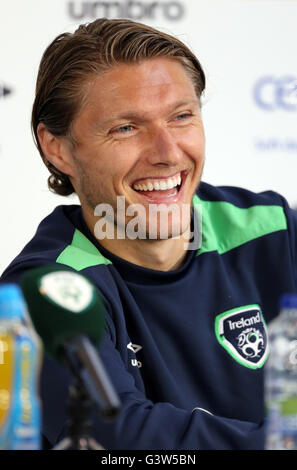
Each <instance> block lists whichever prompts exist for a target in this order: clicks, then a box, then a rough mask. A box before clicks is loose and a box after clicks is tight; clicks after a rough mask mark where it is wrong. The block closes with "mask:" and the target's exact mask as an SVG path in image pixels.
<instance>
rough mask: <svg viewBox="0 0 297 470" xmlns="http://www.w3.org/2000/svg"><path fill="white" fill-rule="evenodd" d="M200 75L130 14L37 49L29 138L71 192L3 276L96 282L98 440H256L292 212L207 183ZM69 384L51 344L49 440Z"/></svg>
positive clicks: (165, 443)
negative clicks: (100, 389)
mask: <svg viewBox="0 0 297 470" xmlns="http://www.w3.org/2000/svg"><path fill="white" fill-rule="evenodd" d="M204 87H205V76H204V73H203V70H202V68H201V65H200V63H199V61H198V59H197V58H196V57H195V55H194V54H193V53H192V52H191V51H190V50H189V48H188V47H186V46H185V45H184V44H183V43H182V42H180V41H179V40H177V39H176V38H174V37H172V36H169V35H167V34H164V33H162V32H160V31H157V30H155V29H153V28H151V27H149V26H146V25H143V24H139V23H136V22H132V21H129V20H107V19H99V20H96V21H94V22H93V23H90V24H87V25H81V26H80V27H79V28H78V29H77V30H76V31H75V32H74V33H72V34H70V33H65V34H62V35H60V36H58V37H57V38H56V39H55V40H54V41H53V42H52V44H50V46H49V47H48V48H47V50H46V51H45V53H44V55H43V58H42V60H41V64H40V68H39V73H38V78H37V86H36V97H35V102H34V106H33V112H32V129H33V132H34V135H35V139H36V144H37V147H38V149H39V152H40V154H41V156H42V158H43V161H44V163H45V164H46V166H47V167H48V169H49V171H50V177H49V180H48V184H49V188H50V189H51V190H52V191H54V192H56V193H57V194H60V195H64V196H67V195H69V194H72V193H73V192H76V194H77V195H78V197H79V199H80V203H81V204H80V205H61V206H58V207H57V208H56V209H55V210H54V211H53V213H52V214H50V215H49V216H48V217H46V218H45V219H44V220H43V221H42V222H41V224H40V225H39V227H38V229H37V232H36V234H35V236H34V238H33V239H32V240H31V242H29V244H28V245H27V246H26V247H25V248H24V250H23V251H22V252H21V253H20V254H19V255H18V256H17V257H16V259H15V260H14V261H13V262H12V263H11V264H10V266H9V267H8V268H7V269H6V270H5V272H4V273H3V275H2V279H1V281H2V282H16V283H18V282H19V281H20V279H21V277H22V275H23V274H24V272H26V271H27V270H29V269H32V268H35V267H39V266H47V265H53V264H57V266H58V265H59V266H61V265H62V266H67V267H71V268H72V269H74V270H76V271H79V272H81V273H82V274H84V275H85V276H86V277H88V278H89V279H90V280H91V281H92V282H93V283H94V284H95V285H96V286H97V287H98V289H99V291H100V294H101V296H102V298H103V300H104V305H105V309H106V312H105V313H106V331H105V336H104V340H103V342H102V344H101V347H100V354H101V357H102V360H103V362H104V364H105V367H106V369H107V371H108V373H109V376H110V378H111V380H112V382H113V384H114V386H115V388H116V390H117V392H118V394H119V397H120V399H121V402H122V412H121V414H120V416H119V417H118V418H117V419H116V420H115V421H114V422H113V423H106V422H104V421H101V420H100V419H99V417H97V416H94V437H95V438H96V439H97V441H99V442H100V443H101V444H102V445H103V446H104V447H105V448H106V449H262V448H263V447H264V431H265V420H264V403H263V376H264V364H265V361H266V359H267V357H268V338H267V330H266V324H267V323H268V322H269V321H271V320H272V319H273V318H274V317H276V315H277V314H278V302H279V297H280V296H281V294H283V293H285V292H296V279H297V272H296V248H297V245H296V230H297V218H296V213H295V212H294V211H292V210H291V209H290V208H289V207H288V205H287V203H286V201H285V200H284V199H283V198H282V197H281V196H279V195H278V194H276V193H274V192H265V193H261V194H255V193H252V192H250V191H248V190H244V189H241V188H234V187H219V188H218V187H214V186H211V185H210V184H207V183H204V182H201V176H202V171H203V166H204V158H205V137H204V129H203V123H202V117H201V101H200V100H201V95H202V93H203V90H204ZM197 234H198V243H197V245H196V248H195V249H193V244H192V240H193V239H195V237H196V235H197ZM194 245H195V244H194ZM70 383H71V377H70V376H69V372H67V370H66V369H64V368H63V367H62V366H60V365H58V364H56V363H55V362H54V361H53V360H52V359H50V358H49V357H47V356H46V355H45V358H44V363H43V369H42V377H41V398H42V404H43V435H44V439H45V444H46V446H48V447H52V446H54V445H55V444H56V443H57V442H59V441H60V440H61V439H62V438H63V437H64V436H65V432H66V405H65V404H66V399H67V395H68V387H69V384H70Z"/></svg>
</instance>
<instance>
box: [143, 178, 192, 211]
mask: <svg viewBox="0 0 297 470" xmlns="http://www.w3.org/2000/svg"><path fill="white" fill-rule="evenodd" d="M186 178H187V174H184V175H182V181H181V186H180V189H179V191H178V192H177V194H173V195H171V196H165V195H164V196H162V195H161V194H160V196H155V197H152V196H151V194H150V193H151V192H150V191H146V192H144V191H143V192H140V191H135V192H136V193H137V194H138V195H139V196H140V197H141V198H143V199H145V200H146V201H147V202H149V203H154V204H175V203H178V202H180V201H181V199H182V197H183V194H184V188H185V182H186Z"/></svg>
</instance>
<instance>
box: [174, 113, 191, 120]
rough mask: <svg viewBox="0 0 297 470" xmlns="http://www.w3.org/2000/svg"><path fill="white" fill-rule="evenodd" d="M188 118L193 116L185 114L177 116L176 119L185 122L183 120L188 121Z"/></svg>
mask: <svg viewBox="0 0 297 470" xmlns="http://www.w3.org/2000/svg"><path fill="white" fill-rule="evenodd" d="M188 117H191V114H189V113H183V114H179V115H178V116H176V119H177V120H183V119H186V118H188Z"/></svg>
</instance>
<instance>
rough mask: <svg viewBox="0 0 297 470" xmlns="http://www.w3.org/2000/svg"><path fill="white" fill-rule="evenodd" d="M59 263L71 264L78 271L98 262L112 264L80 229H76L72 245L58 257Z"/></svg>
mask: <svg viewBox="0 0 297 470" xmlns="http://www.w3.org/2000/svg"><path fill="white" fill-rule="evenodd" d="M56 262H57V263H61V264H65V265H66V266H70V267H71V268H73V269H75V270H76V271H81V270H82V269H85V268H89V267H90V266H96V265H98V264H112V263H111V261H109V260H108V259H107V258H105V257H104V256H103V255H102V254H101V253H100V251H99V250H98V249H97V248H96V247H95V245H93V243H91V242H90V240H89V239H88V238H87V237H86V236H85V235H84V234H83V233H81V232H80V231H79V230H77V229H76V230H75V232H74V235H73V239H72V242H71V245H68V246H66V248H65V249H64V250H63V251H62V253H60V255H59V256H58V258H57V259H56Z"/></svg>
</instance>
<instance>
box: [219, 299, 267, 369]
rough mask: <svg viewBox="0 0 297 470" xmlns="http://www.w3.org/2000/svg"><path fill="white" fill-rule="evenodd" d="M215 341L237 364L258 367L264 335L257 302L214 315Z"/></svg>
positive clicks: (261, 361)
mask: <svg viewBox="0 0 297 470" xmlns="http://www.w3.org/2000/svg"><path fill="white" fill-rule="evenodd" d="M215 333H216V337H217V339H218V341H219V343H220V344H221V345H222V346H223V347H224V348H225V349H226V351H228V353H229V354H230V355H231V356H232V357H233V359H235V360H236V361H237V362H239V363H240V364H241V365H243V366H246V367H249V368H251V369H259V368H260V367H262V366H263V364H264V363H265V361H266V359H267V357H268V354H269V351H268V336H267V329H266V325H265V321H264V319H263V316H262V312H261V309H260V307H259V305H246V306H244V307H239V308H234V309H232V310H228V311H227V312H224V313H221V314H220V315H218V316H217V317H216V319H215Z"/></svg>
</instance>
